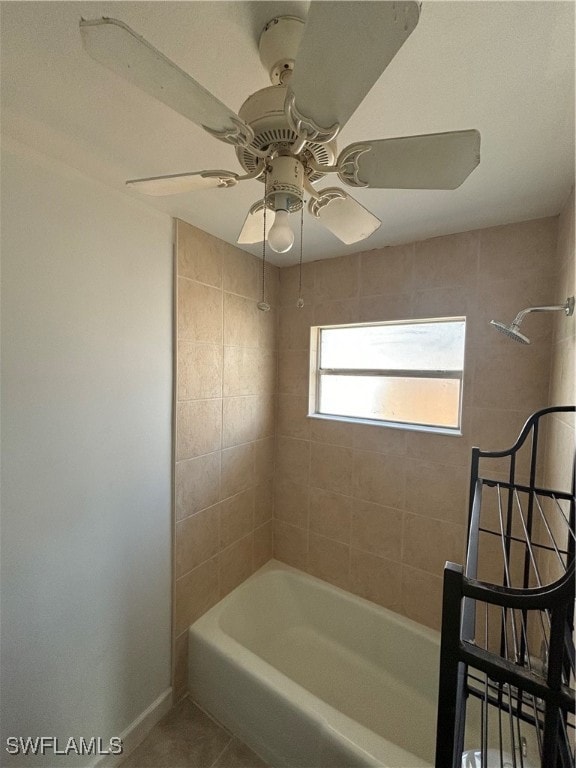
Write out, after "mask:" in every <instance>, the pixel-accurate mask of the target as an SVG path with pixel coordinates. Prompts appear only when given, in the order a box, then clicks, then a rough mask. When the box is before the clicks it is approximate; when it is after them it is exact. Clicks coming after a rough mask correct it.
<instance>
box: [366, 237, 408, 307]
mask: <svg viewBox="0 0 576 768" xmlns="http://www.w3.org/2000/svg"><path fill="white" fill-rule="evenodd" d="M413 264H414V243H409V244H408V245H396V246H389V247H387V248H378V249H376V250H374V251H366V252H365V253H362V254H360V295H361V296H362V297H365V296H373V295H375V294H383V293H388V294H394V293H402V292H405V291H410V290H412V279H413V278H412V272H413ZM383 319H385V318H383Z"/></svg>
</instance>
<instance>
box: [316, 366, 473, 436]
mask: <svg viewBox="0 0 576 768" xmlns="http://www.w3.org/2000/svg"><path fill="white" fill-rule="evenodd" d="M460 386H461V383H460V380H459V379H426V378H412V377H398V376H385V377H384V376H382V377H380V376H322V377H321V381H320V409H319V412H320V413H323V414H326V415H330V414H331V415H339V416H350V417H356V418H361V419H379V420H382V421H396V422H401V423H409V424H420V425H423V426H437V427H448V428H449V427H453V428H457V427H458V419H459V410H460Z"/></svg>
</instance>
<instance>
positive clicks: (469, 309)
mask: <svg viewBox="0 0 576 768" xmlns="http://www.w3.org/2000/svg"><path fill="white" fill-rule="evenodd" d="M413 301H414V308H413V312H412V315H411V316H412V317H413V318H415V319H423V318H426V317H459V316H464V317H466V319H467V324H468V323H469V322H470V321H473V315H474V313H475V310H476V304H475V296H474V293H473V292H464V291H462V289H461V288H442V287H441V288H424V287H422V289H420V290H417V291H415V292H414V294H413Z"/></svg>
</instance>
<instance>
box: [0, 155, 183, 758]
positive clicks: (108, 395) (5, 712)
mask: <svg viewBox="0 0 576 768" xmlns="http://www.w3.org/2000/svg"><path fill="white" fill-rule="evenodd" d="M171 243H172V222H171V220H170V218H169V217H168V216H167V215H165V214H161V213H158V212H156V211H154V210H153V209H151V208H148V207H147V206H145V205H143V204H140V203H139V202H136V201H133V200H131V199H130V198H128V197H127V196H125V195H123V194H121V193H119V192H115V191H113V190H111V189H108V188H107V187H104V186H102V185H100V184H97V183H95V182H92V181H90V180H88V179H87V178H85V177H83V176H81V175H79V174H78V173H76V172H75V171H73V170H71V169H69V168H67V167H66V166H63V165H59V164H56V163H54V162H52V161H50V160H48V159H46V158H43V157H42V156H40V155H36V154H35V153H33V152H31V151H29V150H25V149H24V148H23V147H20V146H19V145H17V144H14V143H10V145H9V148H8V150H6V151H3V156H2V384H1V386H2V411H1V414H2V528H1V534H2V540H1V543H2V552H1V554H2V562H1V565H2V606H1V608H2V613H1V622H2V626H1V629H2V646H1V651H2V682H1V694H0V695H1V705H2V711H1V720H2V732H3V733H2V745H1V754H2V756H1V757H0V763H1V764H2V765H5V764H10V763H9V760H10V758H7V755H6V752H5V744H4V738H5V737H6V736H10V735H15V736H20V735H22V736H41V735H50V736H51V735H54V736H59V737H60V738H61V739H64V740H66V739H68V738H69V737H71V736H72V737H75V738H77V739H78V738H79V737H80V736H84V737H91V736H102V737H103V738H105V739H106V740H107V739H108V738H109V737H110V736H111V735H118V734H119V733H120V732H121V731H122V730H123V729H125V728H126V727H127V726H128V725H129V724H130V723H131V722H132V721H133V720H134V719H135V718H137V717H138V716H139V715H140V714H141V713H142V712H143V711H144V710H145V709H146V708H147V707H148V706H149V705H150V704H151V703H152V702H153V701H154V699H156V698H157V697H158V696H159V695H160V694H162V693H163V692H164V691H166V689H167V688H168V687H169V685H170V611H171V595H170V546H171V545H170V541H171V529H170V526H171V523H170V503H171V500H170V495H171V489H170V462H171V375H172V373H171V365H172V363H171V358H172V338H171V327H172V316H171V312H172V306H171V305H172V295H171V291H172V288H171V285H172V245H171ZM93 762H94V758H86V757H84V758H79V757H76V756H68V757H60V758H55V757H54V756H53V755H52V756H50V755H48V756H47V757H45V758H43V759H42V758H35V759H31V758H28V759H27V760H25V761H24V763H25V764H26V765H27V766H35V765H49V766H51V767H53V766H59V765H66V766H73V765H88V764H90V763H93ZM19 764H22V762H20V763H19Z"/></svg>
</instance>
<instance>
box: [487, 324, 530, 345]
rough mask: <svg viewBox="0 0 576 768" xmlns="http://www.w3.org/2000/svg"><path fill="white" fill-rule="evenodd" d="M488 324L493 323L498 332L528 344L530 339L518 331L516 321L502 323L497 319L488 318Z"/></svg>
mask: <svg viewBox="0 0 576 768" xmlns="http://www.w3.org/2000/svg"><path fill="white" fill-rule="evenodd" d="M490 325H493V326H494V328H496V330H498V331H500V333H503V334H504V335H505V336H508V338H509V339H514V341H519V342H520V344H530V339H529V338H528V337H527V336H524V334H523V333H520V331H519V330H518V326H517V325H516V323H511V324H510V325H504V323H501V322H500V321H499V320H490Z"/></svg>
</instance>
